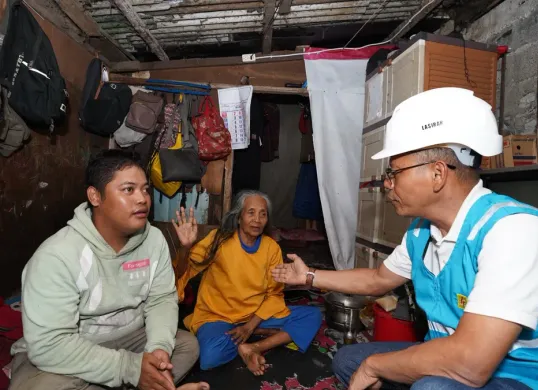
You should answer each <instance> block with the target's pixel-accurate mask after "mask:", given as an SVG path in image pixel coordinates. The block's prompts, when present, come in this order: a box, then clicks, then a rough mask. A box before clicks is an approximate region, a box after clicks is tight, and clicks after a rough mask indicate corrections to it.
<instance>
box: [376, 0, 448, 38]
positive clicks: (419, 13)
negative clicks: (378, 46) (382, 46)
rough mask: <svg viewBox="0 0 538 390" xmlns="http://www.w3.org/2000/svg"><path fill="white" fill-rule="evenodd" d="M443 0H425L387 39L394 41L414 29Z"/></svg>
mask: <svg viewBox="0 0 538 390" xmlns="http://www.w3.org/2000/svg"><path fill="white" fill-rule="evenodd" d="M442 2H443V0H425V1H423V2H422V4H421V5H420V6H419V7H418V8H417V9H416V10H415V11H413V12H411V17H410V18H408V19H406V20H404V21H403V22H402V23H400V25H399V26H398V27H396V28H395V29H394V31H393V32H392V33H390V34H389V36H388V37H387V39H386V40H387V41H391V42H394V41H396V40H397V39H399V38H401V37H403V36H404V35H405V34H407V33H408V32H409V31H411V30H412V29H413V27H415V26H416V25H417V24H418V23H420V22H421V21H422V20H424V19H425V18H426V17H428V15H429V14H430V13H431V12H432V11H433V10H434V9H436V8H437V7H438V6H439V5H440V4H441V3H442Z"/></svg>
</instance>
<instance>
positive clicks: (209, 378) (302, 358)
mask: <svg viewBox="0 0 538 390" xmlns="http://www.w3.org/2000/svg"><path fill="white" fill-rule="evenodd" d="M286 302H287V303H288V305H302V304H304V305H316V306H319V307H320V308H321V309H322V310H323V297H322V296H321V295H319V294H311V293H308V292H306V291H302V292H289V293H287V294H286ZM358 342H368V335H367V334H366V335H365V334H360V335H359V336H358ZM342 343H343V335H342V333H340V332H338V331H335V330H333V329H330V328H328V327H327V325H326V323H325V321H323V324H322V326H321V328H320V330H319V332H318V334H317V335H316V338H315V340H314V341H313V342H312V344H311V346H310V348H309V349H308V350H307V351H306V352H305V353H304V354H303V353H300V352H298V351H296V350H294V345H293V344H292V345H290V346H287V347H280V348H276V349H274V350H271V351H269V352H268V353H267V354H266V355H265V358H266V360H267V363H268V364H269V367H268V369H267V371H266V373H265V374H264V375H263V376H261V377H255V376H254V375H252V374H251V373H250V371H248V369H247V368H246V366H245V365H244V363H243V361H242V360H241V359H240V358H236V359H235V360H234V361H232V362H230V363H228V364H226V365H224V366H221V367H218V368H216V369H213V370H211V371H201V370H200V369H199V367H196V368H195V369H194V370H193V371H192V372H191V374H189V376H188V377H187V378H186V380H185V382H199V381H205V382H208V383H209V384H210V386H211V389H212V390H231V389H241V390H340V389H344V387H343V386H342V385H341V384H339V383H338V381H337V380H336V378H335V377H334V376H333V373H332V368H331V365H332V359H333V357H334V354H335V353H336V351H337V350H338V347H339V346H341V345H342Z"/></svg>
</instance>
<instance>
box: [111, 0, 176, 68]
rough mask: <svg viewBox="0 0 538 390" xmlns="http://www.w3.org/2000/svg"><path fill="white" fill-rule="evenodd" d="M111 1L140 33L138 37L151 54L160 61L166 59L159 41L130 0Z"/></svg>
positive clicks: (166, 56)
mask: <svg viewBox="0 0 538 390" xmlns="http://www.w3.org/2000/svg"><path fill="white" fill-rule="evenodd" d="M111 2H112V3H113V4H114V5H115V6H116V8H118V10H119V11H120V12H121V13H122V14H123V16H125V18H126V19H127V20H128V21H129V23H130V24H131V25H132V26H133V28H134V30H135V31H136V32H137V33H138V35H140V38H142V39H143V40H144V42H146V44H147V45H148V46H149V48H150V49H151V51H152V52H153V54H155V55H156V56H157V58H158V59H160V60H161V61H168V60H169V58H168V55H167V54H166V52H165V51H164V49H163V48H162V46H161V45H160V44H159V41H157V38H155V37H154V36H153V34H152V33H151V31H149V29H148V28H147V26H146V24H145V23H144V21H143V20H142V19H141V18H140V16H139V15H138V13H137V12H136V10H135V9H134V8H133V5H132V4H131V2H130V1H128V0H111Z"/></svg>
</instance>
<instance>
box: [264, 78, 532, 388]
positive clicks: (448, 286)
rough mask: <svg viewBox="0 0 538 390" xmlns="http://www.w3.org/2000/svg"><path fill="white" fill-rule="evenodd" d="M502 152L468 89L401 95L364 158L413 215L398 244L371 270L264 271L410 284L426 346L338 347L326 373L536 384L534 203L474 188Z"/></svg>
mask: <svg viewBox="0 0 538 390" xmlns="http://www.w3.org/2000/svg"><path fill="white" fill-rule="evenodd" d="M501 150H502V138H501V136H500V135H499V134H498V130H497V126H496V122H495V117H494V115H493V113H492V112H491V107H490V106H489V105H488V104H487V103H486V102H484V101H483V100H481V99H479V98H477V97H475V96H474V95H473V92H472V91H469V90H465V89H459V88H439V89H434V90H431V91H427V92H424V93H421V94H419V95H416V96H414V97H412V98H410V99H408V100H406V101H405V102H403V103H402V104H400V105H399V106H398V107H397V108H396V110H395V111H394V115H393V117H392V119H391V120H390V121H389V123H388V125H387V131H386V137H385V144H384V147H383V150H382V151H381V152H379V153H378V154H376V155H374V156H373V157H372V158H373V159H382V158H386V157H388V158H390V162H389V168H388V169H387V173H386V177H385V183H384V185H385V188H386V189H387V191H388V195H387V196H388V197H389V199H390V200H391V201H392V203H393V205H394V207H395V209H396V212H397V213H398V214H399V215H401V216H407V217H410V216H413V217H418V218H417V219H415V220H414V222H413V223H412V224H411V226H410V227H409V229H408V230H407V233H406V234H405V235H404V237H403V240H402V243H401V245H400V246H398V247H397V248H396V249H395V250H394V252H393V253H392V254H391V255H390V256H389V257H388V258H387V260H385V262H384V263H383V264H382V265H381V266H380V267H379V268H378V269H375V270H374V269H354V270H345V271H322V270H318V271H316V270H312V269H309V268H308V267H307V266H306V265H305V264H304V262H303V261H302V260H301V259H300V258H299V257H297V256H294V255H290V256H289V257H290V259H291V260H293V263H291V264H285V265H281V266H279V267H278V268H277V269H275V270H274V271H273V277H274V278H275V279H276V280H277V281H279V282H283V283H288V284H294V285H297V284H312V285H313V286H315V287H318V288H321V289H326V290H334V291H341V292H343V293H351V294H361V295H376V296H378V295H383V294H386V293H388V292H390V291H391V290H393V289H394V288H396V287H398V286H401V285H402V284H404V283H406V282H407V281H408V280H412V281H413V284H414V287H415V292H416V299H417V302H418V304H419V306H420V307H421V308H422V309H423V310H424V312H425V313H426V316H427V319H428V327H429V332H428V335H427V336H426V341H425V342H423V343H405V342H401V343H392V342H386V343H379V342H377V343H376V342H374V343H366V344H355V345H351V346H346V347H344V348H342V349H340V350H339V351H338V353H337V354H336V356H335V358H334V361H333V369H334V371H335V373H336V376H337V377H338V378H339V379H340V381H342V382H344V383H345V384H348V385H349V388H350V389H353V390H356V389H366V388H374V389H377V388H381V385H382V384H385V383H387V384H388V385H389V386H397V385H398V384H404V385H411V389H413V390H425V389H436V390H443V389H451V390H452V389H455V390H456V389H457V390H462V389H471V388H476V387H479V388H483V389H487V390H494V389H495V390H497V389H513V390H520V389H538V331H536V327H537V322H538V210H537V209H535V208H533V207H531V206H528V205H526V204H523V203H520V202H518V201H516V200H514V199H512V198H509V197H506V196H503V195H499V194H496V193H493V192H491V191H490V190H488V189H486V188H484V187H483V185H482V181H481V180H480V178H479V175H478V173H477V168H478V166H479V165H480V160H481V156H494V155H497V154H499V153H501ZM389 388H392V387H389ZM396 388H398V387H396Z"/></svg>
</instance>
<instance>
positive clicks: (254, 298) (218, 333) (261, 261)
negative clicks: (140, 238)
mask: <svg viewBox="0 0 538 390" xmlns="http://www.w3.org/2000/svg"><path fill="white" fill-rule="evenodd" d="M270 212H271V203H270V201H269V199H268V197H267V195H265V194H263V193H260V192H258V191H244V192H242V193H240V194H239V195H238V197H237V200H236V202H235V204H234V206H233V208H232V210H231V211H230V212H229V213H228V214H226V215H225V216H224V218H223V219H222V225H221V226H220V228H219V229H216V230H214V231H212V232H211V233H210V234H209V235H208V236H207V237H205V238H204V239H203V240H201V241H200V242H199V243H198V244H196V245H195V246H194V247H193V244H194V242H195V241H196V238H197V234H198V229H197V225H196V219H195V218H194V217H193V212H192V210H191V211H190V213H189V214H190V215H189V216H188V217H187V216H186V215H185V210H183V209H182V210H181V214H180V213H179V212H178V221H177V223H175V222H174V225H175V227H176V232H177V235H178V237H179V240H180V242H181V245H182V246H181V249H180V251H179V253H178V256H177V257H176V260H175V262H174V267H176V268H177V267H178V264H179V263H180V260H184V259H185V260H187V261H188V268H187V270H186V272H185V273H184V274H183V275H182V276H181V277H180V278H179V279H178V281H177V289H178V294H179V298H180V300H181V299H183V290H184V288H185V285H186V284H187V282H188V281H189V279H191V278H193V277H194V276H196V275H197V274H198V273H200V272H202V271H204V270H206V272H205V274H204V275H203V277H202V282H201V284H200V289H199V292H198V300H197V302H196V306H195V309H194V313H193V314H192V315H191V316H189V317H187V318H186V319H185V325H186V326H187V328H189V329H190V330H191V331H192V332H193V333H195V334H196V336H197V337H198V341H199V343H200V366H201V368H202V369H203V370H208V369H211V368H214V367H217V366H220V365H222V364H225V363H228V362H230V361H231V360H233V359H234V358H235V357H236V356H237V355H238V354H239V356H241V358H242V359H243V361H244V362H245V364H246V365H247V367H248V369H249V370H250V371H251V372H252V373H254V375H262V374H263V373H264V371H265V368H266V364H265V363H266V361H265V358H264V357H263V353H264V352H266V351H268V350H270V349H272V348H275V347H277V346H279V345H283V344H288V343H290V342H291V341H293V342H294V343H295V344H296V345H297V347H298V348H299V350H300V351H301V352H304V351H305V350H306V349H307V348H308V346H309V344H310V343H311V342H312V340H313V338H314V336H315V335H316V333H317V331H318V329H319V327H320V325H321V313H320V311H319V309H318V308H315V307H310V306H289V307H287V306H286V303H285V302H284V294H283V290H284V285H283V284H281V283H277V282H276V281H275V280H274V279H273V278H272V276H271V270H272V269H273V268H274V267H276V266H277V265H279V264H282V263H283V259H282V251H281V250H280V247H279V245H278V244H277V243H276V242H275V241H274V240H273V239H272V238H271V237H270V236H269V234H268V233H269V227H270ZM187 257H188V259H187ZM252 334H265V335H268V337H267V338H264V339H262V340H261V341H256V342H253V343H248V340H249V338H250V336H251V335H252Z"/></svg>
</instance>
